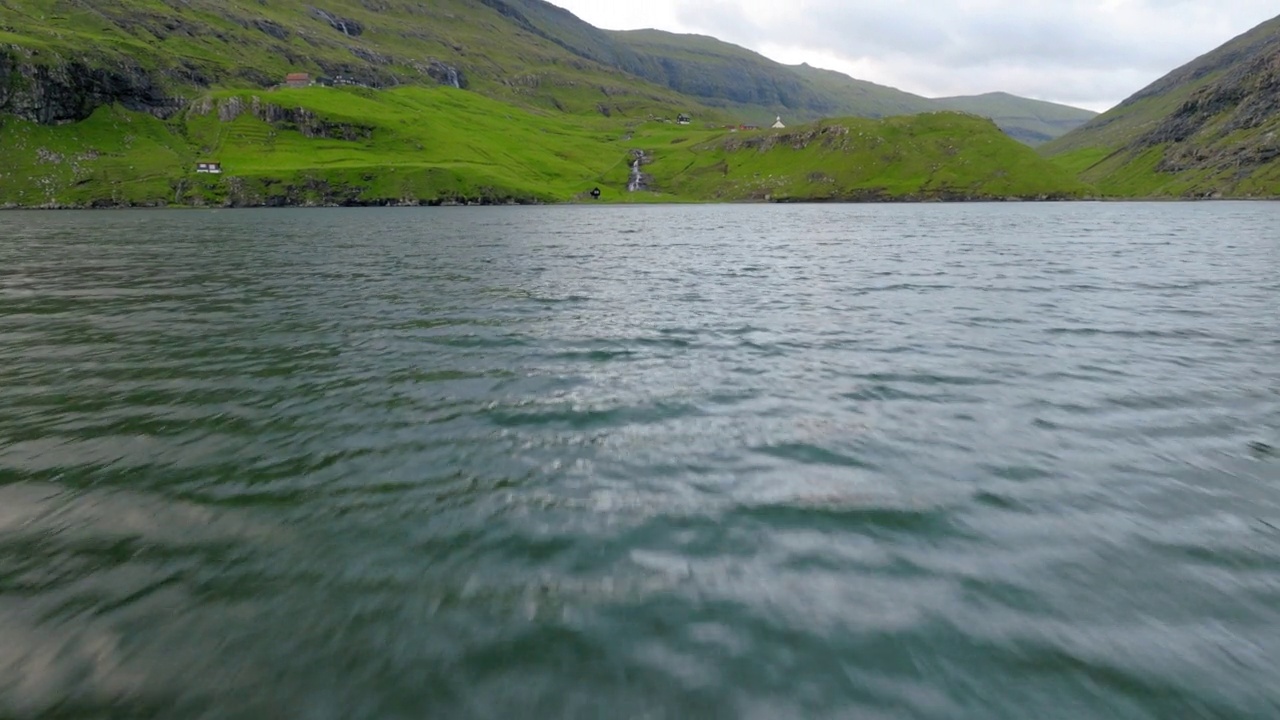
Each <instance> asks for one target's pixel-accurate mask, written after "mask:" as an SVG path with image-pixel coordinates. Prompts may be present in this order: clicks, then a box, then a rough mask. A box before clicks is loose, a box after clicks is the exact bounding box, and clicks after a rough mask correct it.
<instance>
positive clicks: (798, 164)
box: [652, 113, 1089, 201]
mask: <svg viewBox="0 0 1280 720" xmlns="http://www.w3.org/2000/svg"><path fill="white" fill-rule="evenodd" d="M652 168H653V171H654V173H655V174H656V175H658V176H659V177H665V178H669V179H668V180H667V182H668V185H669V188H670V190H671V191H672V192H673V193H674V194H676V195H685V196H693V197H706V198H714V199H718V200H764V199H768V200H776V201H786V200H850V199H852V200H858V199H935V198H941V199H946V198H1007V197H1018V198H1038V197H1080V196H1084V195H1086V194H1088V193H1089V188H1087V187H1086V186H1085V185H1083V184H1081V183H1079V182H1077V181H1075V180H1074V179H1072V178H1071V177H1070V176H1069V174H1068V173H1066V172H1064V171H1063V170H1061V169H1060V168H1058V167H1057V166H1055V165H1053V164H1051V163H1049V162H1046V161H1045V160H1043V159H1041V158H1040V157H1038V156H1037V155H1036V154H1035V153H1034V152H1033V151H1032V150H1031V149H1029V148H1027V147H1026V146H1024V145H1021V144H1020V143H1018V142H1016V141H1014V140H1012V139H1011V138H1009V137H1008V136H1006V135H1004V134H1003V133H1001V132H1000V131H999V130H998V129H997V128H996V127H995V125H994V124H993V123H992V122H991V121H989V120H986V119H982V118H977V117H973V116H968V115H962V114H956V113H929V114H924V115H916V116H910V117H896V118H888V119H885V120H879V121H877V120H867V119H859V118H848V119H842V120H831V121H822V122H820V123H817V124H814V125H811V126H805V127H800V128H793V129H790V130H788V131H785V132H774V131H762V132H758V133H747V134H742V135H740V136H734V137H729V138H723V139H718V140H716V141H713V142H710V143H704V144H701V145H696V146H693V147H690V148H689V149H688V152H669V153H666V154H662V153H660V154H659V155H658V161H657V162H655V163H654V164H653V166H652Z"/></svg>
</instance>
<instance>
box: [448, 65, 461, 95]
mask: <svg viewBox="0 0 1280 720" xmlns="http://www.w3.org/2000/svg"><path fill="white" fill-rule="evenodd" d="M448 68H449V70H448V75H449V84H450V85H452V86H453V87H454V88H456V89H458V90H461V89H462V83H460V82H459V81H458V69H457V68H455V67H453V66H452V65H449V66H448Z"/></svg>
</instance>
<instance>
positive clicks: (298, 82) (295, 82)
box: [284, 73, 311, 88]
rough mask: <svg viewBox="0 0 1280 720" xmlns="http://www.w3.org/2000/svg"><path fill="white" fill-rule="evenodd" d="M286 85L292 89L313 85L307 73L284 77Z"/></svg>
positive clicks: (290, 74)
mask: <svg viewBox="0 0 1280 720" xmlns="http://www.w3.org/2000/svg"><path fill="white" fill-rule="evenodd" d="M284 84H285V85H287V86H288V87H291V88H304V87H307V86H309V85H310V84H311V76H310V75H308V74H307V73H289V74H288V75H285V76H284Z"/></svg>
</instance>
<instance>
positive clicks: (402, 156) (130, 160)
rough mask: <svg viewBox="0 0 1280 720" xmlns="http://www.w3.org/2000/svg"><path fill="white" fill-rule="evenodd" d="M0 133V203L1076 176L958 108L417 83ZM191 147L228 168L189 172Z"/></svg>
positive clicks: (963, 189) (532, 196)
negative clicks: (728, 120)
mask: <svg viewBox="0 0 1280 720" xmlns="http://www.w3.org/2000/svg"><path fill="white" fill-rule="evenodd" d="M255 98H256V99H257V102H258V104H259V105H260V106H265V105H268V104H269V105H273V106H276V107H278V108H282V109H287V110H290V111H296V109H299V108H304V109H306V110H307V111H308V112H309V113H311V114H312V115H313V116H314V117H315V118H317V119H318V121H319V122H323V123H324V124H325V125H327V126H328V127H330V128H337V129H338V130H337V131H335V132H334V136H331V137H307V136H305V135H304V134H303V133H302V132H301V131H300V130H299V129H298V128H297V127H294V126H292V125H291V124H290V123H288V122H284V121H280V122H275V123H268V122H265V121H264V120H262V119H259V118H258V117H256V116H254V114H253V113H252V112H248V111H246V112H242V113H241V114H240V115H239V116H237V117H235V118H234V119H231V120H229V121H227V120H224V119H220V117H219V109H220V108H226V107H229V106H230V105H231V104H232V103H239V104H240V105H241V106H243V107H251V106H252V105H253V103H254V101H255ZM223 114H224V115H225V114H226V113H225V111H224V113H223ZM264 114H265V113H264ZM342 128H350V129H352V130H353V132H351V133H346V132H343V131H342V130H341V129H342ZM346 136H350V137H353V138H355V139H342V138H343V137H346ZM800 144H803V147H802V148H801V149H798V150H797V149H794V147H793V146H796V145H800ZM0 147H4V148H5V149H6V157H9V158H12V163H11V164H7V165H6V166H4V170H3V171H0V203H4V204H18V205H78V206H83V205H93V204H102V205H107V204H159V203H171V204H172V203H177V204H249V205H263V204H265V205H271V204H328V203H353V204H378V203H400V202H406V203H417V202H440V201H455V200H456V201H472V202H475V201H485V202H511V201H514V202H564V201H573V200H583V199H585V198H586V193H587V192H588V191H590V190H591V189H592V188H593V187H596V186H599V187H600V188H601V189H602V190H603V191H604V194H605V197H604V200H605V201H613V202H654V201H681V202H688V201H710V200H763V199H774V200H789V199H816V200H821V199H889V198H903V199H908V198H916V199H919V198H932V197H948V196H955V197H1005V196H1019V197H1036V196H1041V195H1046V196H1072V195H1078V194H1082V193H1083V192H1084V190H1083V188H1082V186H1081V185H1080V184H1079V183H1076V182H1075V181H1073V180H1071V179H1070V178H1069V177H1067V176H1066V174H1065V173H1063V172H1062V171H1061V170H1059V169H1058V168H1057V167H1056V166H1054V165H1052V164H1050V163H1048V162H1047V161H1045V160H1043V159H1041V158H1039V157H1038V156H1036V155H1035V154H1034V153H1033V152H1032V151H1031V150H1030V149H1029V148H1026V147H1024V146H1022V145H1020V144H1018V143H1016V142H1014V141H1013V140H1011V139H1010V138H1008V137H1006V136H1005V135H1003V134H1001V133H1000V132H999V131H998V130H997V129H996V128H995V127H994V125H993V124H992V123H991V122H990V121H987V120H983V119H979V118H975V117H971V116H965V115H959V114H953V113H942V114H931V115H923V116H918V117H914V118H891V119H888V120H883V121H872V120H859V119H849V120H841V121H833V122H824V123H819V124H815V125H811V126H800V127H795V128H792V129H790V130H788V131H785V132H774V131H761V132H755V133H750V132H748V133H730V132H728V131H726V130H723V129H720V128H717V127H708V126H707V125H705V124H703V125H696V124H695V125H686V126H682V125H676V124H672V123H663V122H656V121H647V120H633V119H625V118H617V117H613V118H605V117H595V116H575V115H569V114H564V113H557V112H551V111H539V110H536V109H529V108H525V107H521V106H517V105H512V104H510V103H504V102H501V101H498V100H494V99H491V98H486V97H484V96H481V95H478V94H476V93H472V92H466V91H460V90H454V89H451V88H424V87H416V86H408V87H402V88H397V89H394V90H389V91H372V90H364V89H354V88H341V89H325V88H308V89H301V90H280V91H275V92H252V91H243V90H235V91H233V90H225V91H217V92H214V93H210V94H209V96H208V97H207V98H205V99H203V100H202V101H201V102H197V103H196V104H195V105H194V106H193V109H192V110H191V111H190V112H188V113H186V114H184V115H183V116H181V117H179V118H175V119H173V120H171V121H168V122H162V121H160V120H157V119H155V118H153V117H151V116H148V115H143V114H138V113H132V112H128V111H125V110H121V109H118V108H101V109H99V110H98V111H97V112H95V113H94V115H93V117H91V118H90V119H88V120H86V121H84V122H81V123H74V124H70V125H63V126H57V127H47V126H40V125H35V124H32V123H26V122H19V121H15V120H13V119H8V120H5V121H3V123H0ZM633 150H642V151H644V152H645V153H646V154H647V155H649V156H650V157H651V158H653V160H654V161H653V162H652V163H651V164H648V165H646V166H645V167H644V171H645V172H646V173H647V174H649V175H651V176H652V177H653V180H654V190H653V191H652V192H642V193H634V194H629V193H626V192H625V188H626V185H627V179H628V176H629V173H630V169H629V162H630V158H631V152H632V151H633ZM203 160H213V161H219V162H221V163H222V164H223V168H224V171H225V173H224V175H222V176H207V175H196V174H195V173H194V172H193V170H194V165H195V163H196V162H198V161H203Z"/></svg>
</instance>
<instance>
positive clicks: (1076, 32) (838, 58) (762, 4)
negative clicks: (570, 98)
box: [550, 0, 1280, 111]
mask: <svg viewBox="0 0 1280 720" xmlns="http://www.w3.org/2000/svg"><path fill="white" fill-rule="evenodd" d="M550 1H551V2H553V3H554V4H556V5H560V6H562V7H565V8H568V9H569V10H571V11H573V12H574V13H575V14H576V15H578V16H579V17H581V18H582V19H583V20H586V21H588V22H590V23H591V24H593V25H596V26H598V27H603V28H608V29H613V30H623V29H632V28H647V27H656V28H659V29H662V30H671V31H673V32H692V33H702V34H705V35H713V36H715V37H718V38H720V39H722V40H727V41H729V42H732V43H736V44H738V45H743V46H745V47H749V48H751V49H752V50H755V51H757V52H760V53H762V54H764V55H767V56H768V57H771V58H773V59H774V60H778V61H780V62H785V63H790V64H795V63H800V62H808V63H809V64H810V65H816V66H818V67H825V68H831V69H833V70H840V71H841V72H845V73H848V74H849V75H852V76H854V77H856V78H860V79H863V80H871V81H873V82H878V83H883V84H885V85H892V86H894V87H897V88H901V89H903V90H907V91H910V92H914V93H918V94H921V95H926V96H929V97H938V96H944V95H971V94H977V93H983V92H990V91H993V90H1004V91H1007V92H1011V93H1015V94H1017V95H1025V96H1027V97H1034V98H1039V99H1042V100H1052V101H1055V102H1062V103H1067V104H1070V105H1076V106H1079V107H1087V108H1090V109H1093V110H1099V111H1101V110H1106V109H1107V108H1109V107H1111V106H1113V105H1115V104H1116V103H1118V102H1120V101H1121V100H1123V99H1124V98H1126V97H1128V96H1129V95H1131V94H1133V93H1134V92H1135V91H1137V90H1139V89H1141V88H1142V87H1144V86H1146V85H1147V84H1148V83H1150V82H1151V81H1153V80H1155V79H1157V78H1159V77H1160V76H1162V75H1164V74H1165V73H1166V72H1168V71H1170V70H1172V69H1173V68H1175V67H1177V66H1179V65H1182V64H1183V63H1185V62H1187V61H1188V60H1191V59H1192V58H1194V57H1196V56H1198V55H1201V54H1203V53H1205V52H1208V51H1209V50H1212V49H1213V48H1215V47H1217V46H1218V45H1221V44H1222V43H1224V42H1226V41H1227V40H1230V39H1231V38H1233V37H1235V36H1236V35H1239V34H1240V33H1242V32H1245V31H1246V30H1248V29H1250V28H1252V27H1254V26H1255V25H1257V24H1259V23H1261V22H1263V21H1264V20H1268V19H1270V18H1272V17H1275V16H1276V15H1277V14H1280V3H1277V2H1276V0H550Z"/></svg>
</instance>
